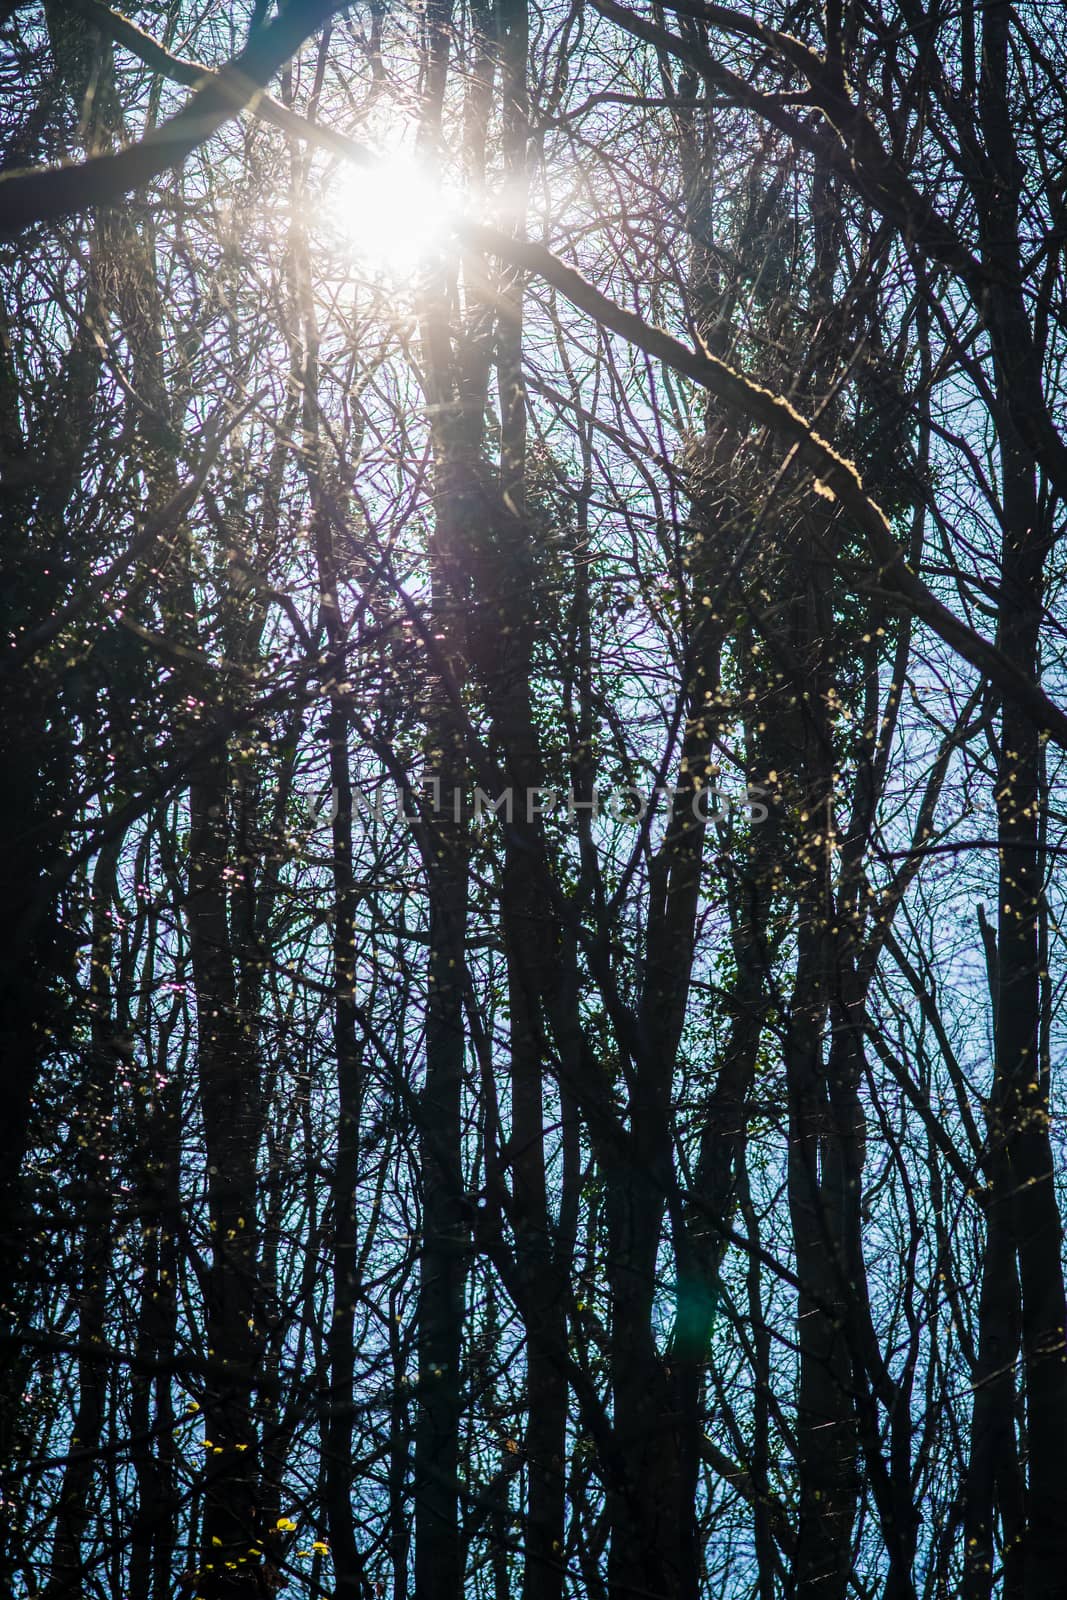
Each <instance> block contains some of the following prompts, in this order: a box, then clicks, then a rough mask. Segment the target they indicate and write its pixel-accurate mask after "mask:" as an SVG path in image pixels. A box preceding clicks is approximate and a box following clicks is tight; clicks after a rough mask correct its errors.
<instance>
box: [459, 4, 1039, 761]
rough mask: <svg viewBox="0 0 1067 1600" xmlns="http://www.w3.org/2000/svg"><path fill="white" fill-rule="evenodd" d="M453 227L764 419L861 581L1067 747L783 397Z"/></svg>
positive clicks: (737, 407)
mask: <svg viewBox="0 0 1067 1600" xmlns="http://www.w3.org/2000/svg"><path fill="white" fill-rule="evenodd" d="M598 3H599V0H598ZM457 232H458V234H459V237H460V239H461V241H462V242H463V243H465V244H468V245H470V246H472V247H473V248H475V249H478V250H484V251H485V252H487V253H488V254H492V255H497V256H504V257H506V258H508V259H509V260H511V261H513V262H515V263H517V264H518V265H519V266H521V267H523V268H524V269H525V270H526V271H528V272H532V273H535V274H536V275H537V276H538V277H540V278H543V279H544V280H545V282H546V283H550V284H551V285H552V286H553V287H554V288H555V289H557V290H558V291H559V293H560V294H562V295H564V296H565V297H566V299H568V300H569V301H570V302H571V304H572V305H573V306H575V307H577V309H578V310H579V311H584V312H586V313H587V314H588V315H589V316H591V317H593V318H595V320H596V321H597V322H598V323H599V324H600V325H601V326H602V327H605V328H610V329H611V330H612V332H614V333H617V334H620V335H621V336H622V337H623V338H624V339H627V340H629V342H630V343H631V344H633V345H636V347H637V348H638V349H639V350H643V351H644V352H645V353H646V354H647V355H650V356H652V357H653V358H654V359H655V360H657V361H662V362H663V363H664V364H665V365H666V366H669V367H671V368H672V369H673V370H674V371H675V372H679V373H681V374H682V375H683V376H685V377H687V378H690V379H692V380H693V382H694V383H698V384H700V385H701V387H702V388H704V389H707V390H708V391H709V393H711V394H714V395H715V396H716V398H717V399H719V400H721V401H722V402H723V403H724V404H725V405H727V406H729V407H730V408H731V409H732V410H733V411H735V412H737V413H739V414H740V415H741V416H743V417H745V418H747V419H748V420H749V421H750V422H756V423H759V424H760V425H761V426H762V427H766V428H769V429H770V430H771V432H772V433H773V434H774V435H775V437H776V438H778V439H779V440H781V441H783V442H785V443H787V444H789V445H791V446H792V447H793V448H794V449H795V450H796V454H797V459H798V460H799V461H800V462H801V463H802V464H803V465H804V466H806V467H807V468H808V469H809V471H811V472H812V473H813V474H814V476H815V478H816V489H817V491H818V492H820V493H822V494H824V495H827V494H828V495H829V497H830V498H832V499H835V500H837V501H838V502H839V503H840V504H841V506H842V507H843V509H844V510H845V511H846V512H847V514H848V515H849V516H850V517H851V518H852V519H853V521H854V522H855V523H856V524H857V526H858V527H859V528H860V530H861V531H862V533H863V535H864V537H865V538H866V540H867V545H868V548H869V550H870V552H871V555H872V556H873V557H874V560H875V563H876V568H875V571H874V572H873V573H871V574H870V575H869V581H872V582H875V583H877V584H878V585H880V586H881V587H882V588H884V589H885V590H886V591H887V592H888V594H889V595H890V596H891V597H892V598H894V599H895V600H896V601H897V602H898V603H901V604H903V605H904V606H905V607H906V609H907V610H909V611H910V612H911V613H912V614H913V615H914V616H916V617H918V618H919V620H920V621H922V622H925V623H926V625H927V626H928V627H929V628H932V629H933V631H934V632H935V633H936V634H937V635H938V636H939V637H940V638H941V639H943V640H944V641H945V643H946V644H948V645H950V646H951V647H952V649H953V650H955V651H957V652H958V654H959V655H961V656H962V657H963V658H964V660H965V661H969V662H970V663H971V665H972V666H973V667H976V668H977V669H978V671H979V672H981V673H982V674H983V676H984V677H986V678H987V679H988V680H989V682H990V683H991V684H993V685H994V687H995V688H996V689H998V690H999V691H1000V693H1001V694H1003V695H1004V696H1005V698H1006V699H1008V700H1010V701H1012V702H1014V703H1015V705H1016V706H1018V707H1019V708H1020V709H1021V710H1023V711H1025V712H1026V714H1027V715H1028V716H1029V717H1030V718H1031V719H1032V721H1033V723H1034V725H1035V726H1036V727H1037V728H1039V729H1041V730H1042V731H1043V732H1044V733H1046V734H1047V735H1048V736H1049V738H1050V739H1051V740H1052V741H1053V742H1054V743H1055V744H1057V745H1059V746H1060V747H1061V748H1063V749H1067V713H1064V712H1063V711H1062V710H1061V709H1060V708H1059V706H1057V705H1056V704H1055V703H1054V702H1053V701H1052V700H1050V699H1049V697H1048V695H1046V694H1045V692H1044V690H1043V689H1041V688H1040V687H1039V685H1038V684H1036V683H1034V682H1033V681H1032V680H1031V679H1030V678H1028V677H1027V676H1026V674H1025V673H1023V672H1021V671H1019V669H1018V668H1017V667H1016V666H1014V665H1013V663H1012V662H1010V661H1009V660H1008V659H1007V658H1006V657H1005V656H1004V655H1003V654H1002V652H1001V651H1000V650H998V649H997V647H996V646H995V645H994V644H991V643H990V642H989V640H987V639H984V638H983V637H982V635H981V634H979V633H976V632H975V630H974V629H973V628H971V627H969V626H968V625H967V624H966V623H965V622H962V621H961V620H960V619H959V617H957V616H955V615H954V614H953V613H952V612H951V611H950V610H949V609H948V607H947V606H946V605H943V604H942V602H941V601H940V600H938V599H937V597H936V595H934V594H933V593H932V591H931V590H930V589H929V588H928V587H927V585H926V584H925V583H924V582H923V580H922V579H921V578H920V577H919V576H918V574H917V573H916V572H914V571H913V570H912V568H911V567H910V566H909V565H908V562H907V559H906V556H905V553H904V551H903V550H902V549H901V547H900V545H899V544H898V543H897V540H896V536H895V535H894V533H893V530H892V528H891V527H890V525H889V523H888V521H887V520H886V516H885V513H884V512H883V511H882V509H881V507H880V506H878V505H877V504H876V503H875V501H873V500H872V499H871V498H870V496H869V495H868V494H867V493H866V492H865V490H864V488H863V482H862V479H861V478H860V475H859V473H858V471H857V470H856V468H855V466H854V465H853V463H852V462H851V461H848V460H846V458H845V457H844V456H842V455H840V454H839V453H838V451H836V450H835V449H834V447H833V445H831V444H830V443H829V442H828V441H827V440H826V439H824V438H823V437H822V436H821V435H820V434H819V433H817V432H816V431H815V429H814V428H813V427H812V426H811V424H810V423H808V422H807V421H805V419H804V418H803V417H802V416H801V414H800V412H799V411H797V410H795V408H794V407H793V406H792V405H790V403H789V401H788V400H786V399H784V398H783V397H782V396H781V395H776V394H773V393H772V392H771V390H769V389H764V388H762V387H761V386H760V385H759V384H757V383H753V381H752V379H751V378H746V377H745V375H744V374H743V373H741V372H737V371H735V370H734V368H732V367H730V366H728V365H727V363H726V362H725V361H722V360H720V359H719V357H718V356H713V355H712V354H711V352H710V351H708V350H706V349H705V350H699V351H698V350H691V349H690V348H689V347H688V346H687V345H684V344H682V343H681V341H680V340H678V339H675V338H674V337H673V335H672V334H669V333H667V332H666V331H665V330H664V329H663V328H657V327H655V326H654V325H653V324H652V323H649V322H645V321H644V319H643V318H642V317H639V316H638V315H637V314H636V313H635V312H633V311H627V310H626V309H625V308H624V307H622V306H620V305H618V304H617V302H616V301H614V300H611V299H609V298H608V296H607V295H605V294H603V293H601V291H600V290H599V289H597V288H595V287H594V285H593V284H591V283H590V282H589V280H588V279H587V278H583V277H582V275H581V273H580V272H578V271H576V269H575V268H574V267H569V266H567V265H566V263H565V262H563V261H561V260H560V259H559V257H558V256H554V255H553V254H552V252H551V251H550V250H546V249H545V247H544V246H543V245H539V244H533V243H530V242H528V241H524V240H518V239H513V238H511V237H510V236H509V235H507V234H504V233H501V232H500V231H499V230H498V229H496V228H490V227H486V226H483V225H480V224H477V223H473V222H463V223H461V224H459V225H458V228H457Z"/></svg>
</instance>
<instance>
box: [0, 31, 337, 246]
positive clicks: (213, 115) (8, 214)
mask: <svg viewBox="0 0 1067 1600" xmlns="http://www.w3.org/2000/svg"><path fill="white" fill-rule="evenodd" d="M336 9H337V0H304V3H303V4H295V5H290V6H287V7H286V8H285V9H284V10H283V11H282V13H281V16H279V17H278V18H277V20H276V21H274V22H272V23H270V24H269V25H268V26H267V27H265V28H264V29H263V30H262V31H261V32H259V33H257V34H256V35H255V37H254V38H253V39H251V40H250V42H249V43H248V44H247V45H246V46H245V48H244V49H243V50H242V51H241V52H240V53H239V54H238V55H236V56H235V57H234V58H233V60H232V61H230V62H228V63H227V64H226V65H225V66H224V67H222V68H221V69H220V70H219V71H218V72H212V73H210V74H208V75H207V76H206V77H205V78H204V79H203V80H202V81H201V84H200V87H199V88H198V89H196V90H195V91H194V93H193V94H192V95H191V96H190V98H189V100H188V102H187V104H186V105H184V106H183V107H182V109H181V110H180V111H179V112H177V113H176V115H175V116H173V117H171V118H170V119H169V121H167V122H164V123H162V124H161V125H160V126H159V127H158V128H154V129H153V130H152V132H151V133H149V134H147V135H146V136H145V137H144V138H143V139H141V140H139V141H138V142H137V143H136V144H131V145H127V146H126V148H125V149H123V150H118V151H116V152H114V153H113V154H108V155H99V156H90V157H89V158H88V160H86V161H77V162H71V163H70V164H69V165H67V166H64V167H54V168H51V169H48V170H46V171H30V172H12V173H7V174H4V175H2V176H0V237H4V236H6V237H9V238H10V237H12V236H13V235H15V234H18V233H21V232H23V230H24V229H26V228H28V227H31V226H32V225H33V224H34V223H37V222H54V221H55V220H56V219H57V218H58V217H64V216H68V215H70V214H71V213H74V212H82V211H86V210H87V209H88V208H89V207H90V206H98V205H107V204H108V203H109V202H111V201H113V200H117V199H118V198H119V197H120V196H121V195H124V194H127V193H129V191H130V190H131V189H138V188H140V187H142V185H144V184H146V183H149V182H151V180H152V179H153V178H156V177H158V176H159V174H160V173H161V172H167V171H169V170H170V169H172V168H174V167H180V166H181V164H182V163H183V162H184V161H185V160H186V159H187V158H188V157H189V156H190V155H191V154H192V152H193V151H194V150H195V149H196V148H197V147H198V146H199V145H201V144H203V143H204V141H205V140H207V139H209V138H210V137H211V135H212V134H213V133H215V132H216V131H217V130H218V129H219V128H221V127H222V126H223V125H224V124H225V123H227V122H230V121H232V119H233V118H234V117H236V116H237V115H238V114H239V113H240V112H241V111H242V110H243V109H244V107H245V106H246V105H248V103H249V101H251V100H252V99H254V98H255V96H257V95H258V94H260V93H261V91H262V88H263V85H264V84H265V83H267V82H268V81H269V79H270V78H272V77H273V75H274V73H275V72H277V70H278V68H279V67H281V66H283V65H284V63H285V62H286V61H288V60H289V58H290V56H292V55H293V54H294V53H295V52H296V51H297V50H298V49H299V48H300V46H301V45H302V44H303V42H304V40H305V39H306V38H307V37H308V35H309V34H311V33H314V31H315V29H316V28H318V27H320V26H321V25H322V24H323V23H324V22H326V21H327V20H328V19H329V17H330V16H331V15H332V14H333V12H334V11H335V10H336Z"/></svg>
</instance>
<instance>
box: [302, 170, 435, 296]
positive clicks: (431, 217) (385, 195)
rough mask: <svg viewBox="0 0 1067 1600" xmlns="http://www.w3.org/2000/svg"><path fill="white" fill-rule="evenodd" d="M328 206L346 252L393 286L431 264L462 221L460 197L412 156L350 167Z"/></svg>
mask: <svg viewBox="0 0 1067 1600" xmlns="http://www.w3.org/2000/svg"><path fill="white" fill-rule="evenodd" d="M325 204H326V211H327V220H328V222H329V224H330V227H331V230H333V231H336V233H337V234H339V235H340V237H341V238H342V240H343V241H344V244H345V247H346V249H347V250H348V251H349V252H350V253H351V254H352V255H353V256H355V257H358V258H359V260H360V261H362V263H363V264H364V265H365V266H366V267H368V268H370V269H371V270H372V271H373V272H375V273H376V274H378V275H380V276H382V277H386V278H389V279H391V280H401V279H403V278H405V277H410V276H411V275H412V274H413V273H414V272H415V271H416V270H417V269H418V268H419V267H420V266H421V265H422V264H423V263H424V262H426V261H427V260H429V259H430V258H431V257H432V256H433V255H434V254H435V253H436V252H437V251H438V250H439V249H440V248H441V246H442V245H443V243H444V241H445V239H446V237H447V235H448V232H449V228H450V225H451V223H452V222H453V221H454V220H455V218H456V217H457V215H458V202H457V198H456V196H455V195H452V194H450V193H449V191H448V190H447V189H445V188H443V187H442V186H441V184H440V183H438V182H437V181H436V180H435V178H434V177H433V175H432V174H431V173H430V172H429V171H428V169H427V168H426V166H425V165H424V164H423V163H421V162H420V161H419V160H418V159H417V157H415V156H413V155H408V154H393V155H387V156H383V157H382V158H381V159H380V160H378V161H376V162H375V163H374V164H373V165H367V166H365V167H355V166H349V167H346V168H345V169H344V170H343V171H342V172H340V173H338V175H337V177H336V178H335V179H334V181H333V183H332V184H331V185H330V188H329V190H328V191H327V195H326V199H325Z"/></svg>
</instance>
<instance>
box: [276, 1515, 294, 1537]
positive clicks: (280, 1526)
mask: <svg viewBox="0 0 1067 1600" xmlns="http://www.w3.org/2000/svg"><path fill="white" fill-rule="evenodd" d="M274 1526H275V1527H276V1528H277V1530H278V1532H279V1533H295V1532H296V1523H295V1522H294V1521H293V1520H292V1518H291V1517H279V1518H278V1520H277V1522H276V1523H275V1524H274Z"/></svg>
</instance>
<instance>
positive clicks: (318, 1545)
mask: <svg viewBox="0 0 1067 1600" xmlns="http://www.w3.org/2000/svg"><path fill="white" fill-rule="evenodd" d="M311 1548H312V1550H314V1552H315V1554H316V1555H317V1556H328V1555H329V1553H330V1547H329V1545H328V1544H324V1543H323V1542H322V1540H321V1539H316V1540H315V1543H314V1544H313V1545H312V1546H311Z"/></svg>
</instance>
